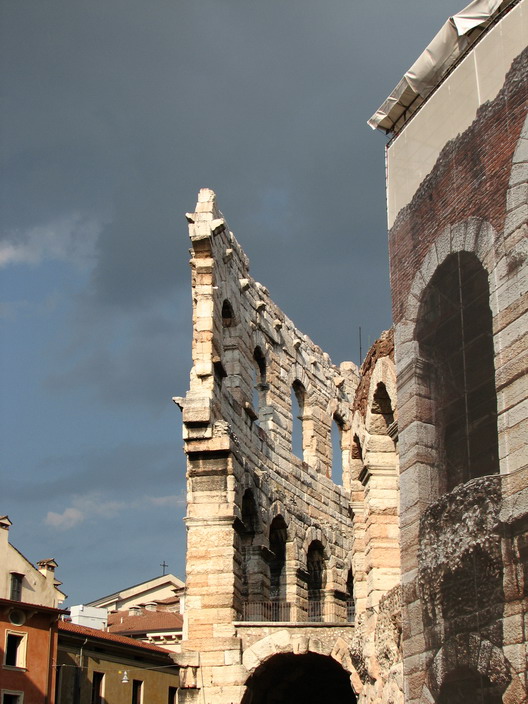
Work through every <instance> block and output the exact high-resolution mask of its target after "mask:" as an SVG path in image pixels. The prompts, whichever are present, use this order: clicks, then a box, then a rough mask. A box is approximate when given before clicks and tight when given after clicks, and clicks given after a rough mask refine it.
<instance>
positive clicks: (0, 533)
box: [0, 516, 12, 597]
mask: <svg viewBox="0 0 528 704" xmlns="http://www.w3.org/2000/svg"><path fill="white" fill-rule="evenodd" d="M11 525H12V523H11V521H10V520H9V516H0V565H2V567H3V566H4V565H5V567H6V568H7V565H8V558H7V553H8V551H9V527H10V526H11ZM2 581H3V580H2ZM6 589H7V587H6ZM2 590H3V587H2V586H0V596H4V597H8V596H9V595H8V594H7V593H3V591H2Z"/></svg>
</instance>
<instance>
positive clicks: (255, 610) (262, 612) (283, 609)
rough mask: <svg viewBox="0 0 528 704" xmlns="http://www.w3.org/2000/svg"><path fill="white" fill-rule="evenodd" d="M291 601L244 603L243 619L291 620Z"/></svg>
mask: <svg viewBox="0 0 528 704" xmlns="http://www.w3.org/2000/svg"><path fill="white" fill-rule="evenodd" d="M290 612H291V604H290V602H289V601H249V602H247V603H245V604H244V609H243V614H242V620H243V621H274V622H277V621H278V622H281V621H289V620H290Z"/></svg>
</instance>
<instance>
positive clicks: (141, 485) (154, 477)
mask: <svg viewBox="0 0 528 704" xmlns="http://www.w3.org/2000/svg"><path fill="white" fill-rule="evenodd" d="M184 465H185V460H184V458H183V454H180V453H177V451H176V450H175V447H174V444H173V443H169V442H167V443H142V444H141V443H132V442H128V443H126V444H120V445H117V446H114V447H110V448H108V447H104V448H100V447H91V448H85V449H83V450H82V451H79V452H78V453H72V454H68V455H50V456H49V457H47V458H44V459H42V461H41V463H40V466H39V472H40V477H41V478H40V479H39V478H35V477H34V478H33V479H32V480H31V482H21V481H17V478H16V477H13V476H11V477H9V483H8V482H7V481H6V486H5V487H4V488H3V491H2V495H3V496H5V497H9V499H10V501H13V502H19V501H20V502H21V501H32V502H33V501H34V502H37V503H39V504H42V505H43V506H46V509H48V508H51V507H53V508H54V509H57V507H58V506H62V505H63V503H64V500H65V499H68V497H71V496H84V495H91V494H93V493H94V491H95V492H96V493H97V492H99V491H103V490H104V493H105V494H107V495H109V496H111V497H112V499H113V500H114V499H115V498H116V497H117V498H118V499H119V498H121V499H123V498H125V497H126V498H127V499H128V498H129V497H130V496H131V495H136V496H137V495H141V494H142V493H147V489H149V488H152V491H151V495H152V496H158V494H157V493H156V492H159V491H160V489H161V488H162V487H163V488H167V487H169V486H170V487H171V491H170V494H171V495H172V494H174V493H177V492H178V491H181V489H183V487H184V481H185V473H184V470H183V467H184ZM178 467H179V468H180V471H178ZM7 484H9V486H7ZM57 502H58V503H57Z"/></svg>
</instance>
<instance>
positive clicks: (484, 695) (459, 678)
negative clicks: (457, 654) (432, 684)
mask: <svg viewBox="0 0 528 704" xmlns="http://www.w3.org/2000/svg"><path fill="white" fill-rule="evenodd" d="M503 692H504V686H498V685H496V684H494V683H493V682H491V681H490V679H489V678H488V677H486V675H482V674H480V672H477V671H476V670H473V669H470V668H468V667H461V668H458V669H456V670H453V671H452V672H450V673H449V674H448V675H447V677H446V678H445V680H444V682H443V684H442V688H441V690H440V695H439V697H438V704H502V694H503Z"/></svg>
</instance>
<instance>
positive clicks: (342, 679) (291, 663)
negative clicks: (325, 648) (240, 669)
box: [242, 653, 357, 704]
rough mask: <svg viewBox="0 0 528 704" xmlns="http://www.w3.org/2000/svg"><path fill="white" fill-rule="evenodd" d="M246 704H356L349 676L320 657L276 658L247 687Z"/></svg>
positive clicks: (293, 656)
mask: <svg viewBox="0 0 528 704" xmlns="http://www.w3.org/2000/svg"><path fill="white" fill-rule="evenodd" d="M246 686H247V689H246V693H245V695H244V698H243V699H242V704H355V702H356V701H357V699H356V696H355V694H354V692H353V690H352V687H351V685H350V677H349V675H348V673H347V672H346V671H345V670H344V669H343V668H342V667H341V665H339V663H337V662H336V661H335V660H333V659H332V658H330V657H328V656H325V655H317V654H316V653H306V654H305V655H293V654H292V653H283V654H280V655H274V656H273V657H272V658H270V659H269V660H266V662H264V663H262V665H261V666H260V667H259V668H257V670H256V671H255V673H254V674H253V675H252V676H251V677H250V678H249V679H248V681H247V683H246Z"/></svg>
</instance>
